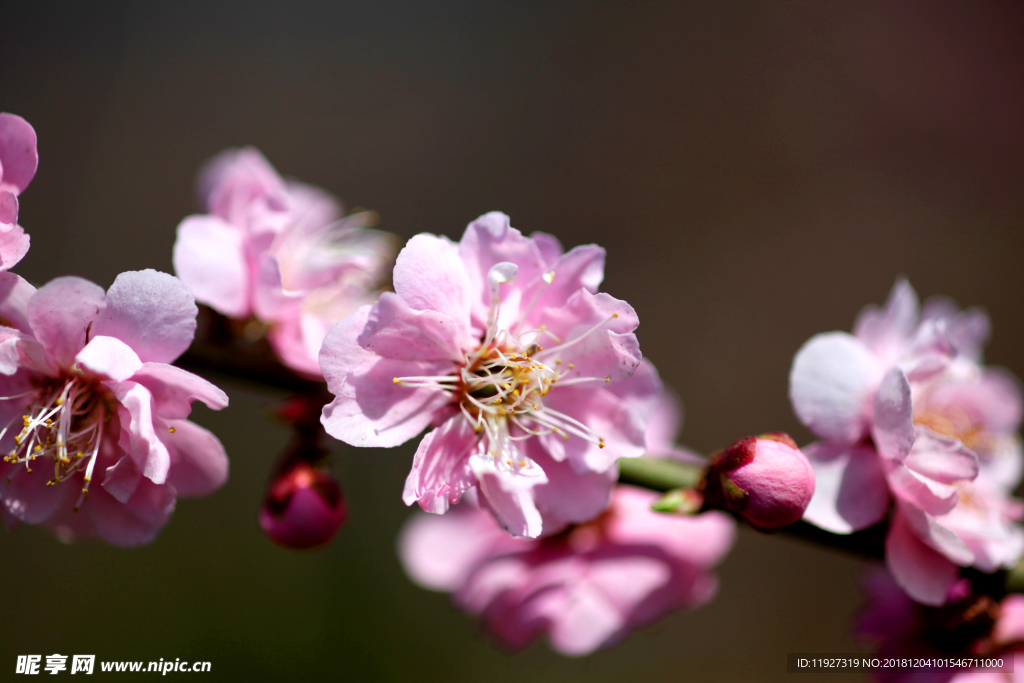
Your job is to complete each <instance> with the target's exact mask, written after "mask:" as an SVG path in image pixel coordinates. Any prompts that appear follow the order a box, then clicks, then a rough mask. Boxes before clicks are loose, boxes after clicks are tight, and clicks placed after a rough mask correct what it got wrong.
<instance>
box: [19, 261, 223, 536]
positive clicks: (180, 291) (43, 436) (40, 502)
mask: <svg viewBox="0 0 1024 683" xmlns="http://www.w3.org/2000/svg"><path fill="white" fill-rule="evenodd" d="M196 313H197V310H196V305H195V301H194V299H193V298H192V294H191V293H190V292H189V291H188V288H187V287H185V285H184V284H182V283H181V281H179V280H178V279H177V278H175V277H173V276H171V275H167V274H166V273H158V272H156V271H154V270H144V271H139V272H129V273H122V274H121V275H119V276H117V279H116V280H114V284H113V285H111V287H110V289H109V290H108V291H107V292H106V293H104V291H103V289H102V288H100V287H98V286H96V285H94V284H93V283H91V282H89V281H87V280H83V279H81V278H76V277H64V278H57V279H56V280H53V281H51V282H49V283H48V284H46V285H45V286H43V287H42V288H40V289H39V290H36V289H35V288H34V287H32V285H30V284H28V283H27V282H25V281H24V280H22V279H21V278H20V277H18V276H17V275H14V274H13V273H3V274H0V318H2V319H3V321H4V323H5V326H2V327H0V397H2V400H0V430H2V431H0V449H2V450H3V452H4V453H5V454H6V455H5V457H4V459H3V462H2V463H0V504H2V510H3V514H4V516H5V518H6V519H7V521H8V522H24V523H28V524H46V525H48V526H50V527H54V528H57V529H58V530H60V531H61V533H69V532H70V533H74V534H80V535H97V536H99V537H100V538H102V539H104V540H105V541H107V542H109V543H113V544H115V545H123V546H131V545H139V544H143V543H148V542H150V541H152V540H153V538H154V537H155V536H156V534H157V532H159V531H160V529H161V528H162V527H163V525H164V524H166V523H167V520H168V519H169V518H170V515H171V513H172V512H173V510H174V504H175V499H176V497H177V496H203V495H207V494H209V493H211V492H212V491H214V490H215V489H217V488H218V487H219V486H221V484H223V483H224V481H225V480H226V479H227V473H228V460H227V456H226V455H225V453H224V448H223V447H222V446H221V444H220V441H218V440H217V437H215V436H214V435H213V434H211V433H210V432H209V431H207V430H205V429H203V428H202V427H200V426H198V425H196V424H193V423H192V422H189V421H188V420H187V419H186V418H187V417H188V415H189V413H190V412H191V409H192V408H191V403H192V401H193V400H196V399H198V400H200V401H202V402H203V403H205V404H206V405H207V406H209V407H211V408H213V409H215V410H218V409H220V408H223V407H225V406H226V405H227V404H228V397H227V396H226V395H225V394H224V392H223V391H221V390H220V389H218V388H217V387H215V386H213V385H212V384H210V383H209V382H207V381H206V380H204V379H202V378H200V377H197V376H196V375H193V374H192V373H190V372H187V371H185V370H182V369H180V368H177V367H175V366H173V365H170V364H169V363H171V362H173V361H174V359H176V358H177V357H178V356H179V355H181V353H182V352H183V351H184V350H185V349H187V348H188V346H189V344H191V343H192V337H193V336H194V334H195V329H196ZM26 406H27V407H26ZM94 480H95V481H94ZM96 484H98V486H97V485H96Z"/></svg>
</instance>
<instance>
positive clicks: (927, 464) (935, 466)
mask: <svg viewBox="0 0 1024 683" xmlns="http://www.w3.org/2000/svg"><path fill="white" fill-rule="evenodd" d="M914 429H915V433H916V435H917V436H916V440H915V441H914V447H913V448H912V449H911V451H910V455H908V456H907V457H906V459H905V460H904V461H903V464H904V465H906V466H907V467H909V468H910V469H912V470H914V471H915V472H917V473H918V474H921V475H923V476H925V477H928V478H929V479H934V480H935V481H938V482H941V483H943V484H952V483H954V482H956V481H962V480H964V479H974V478H975V477H976V476H978V456H976V455H975V454H974V452H973V451H972V450H971V449H969V448H967V447H966V446H964V445H963V444H962V443H961V442H960V440H959V439H951V438H949V437H946V436H942V435H940V434H936V433H935V432H933V431H932V430H930V429H928V428H927V427H922V426H916V427H915V428H914Z"/></svg>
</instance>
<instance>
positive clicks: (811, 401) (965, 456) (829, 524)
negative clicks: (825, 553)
mask: <svg viewBox="0 0 1024 683" xmlns="http://www.w3.org/2000/svg"><path fill="white" fill-rule="evenodd" d="M987 336H988V318H987V317H986V316H985V314H984V313H983V312H981V311H979V310H968V311H965V312H959V311H958V310H957V309H956V308H955V306H953V305H952V304H950V303H949V302H947V301H945V300H935V301H931V302H929V303H928V304H927V305H926V306H925V308H924V310H923V312H922V313H921V314H920V315H919V313H918V304H917V297H916V295H915V294H914V291H913V290H912V289H911V288H910V285H909V284H907V283H906V282H905V281H903V280H900V281H898V282H897V283H896V286H895V287H894V288H893V291H892V294H891V295H890V297H889V301H888V302H887V303H886V306H885V308H884V309H882V310H879V309H876V308H873V307H871V308H868V309H866V310H865V311H864V312H862V313H861V314H860V316H859V317H858V319H857V324H856V328H855V333H854V334H853V335H850V334H846V333H844V332H830V333H827V334H820V335H817V336H815V337H813V338H811V339H810V340H809V341H808V342H807V343H806V344H804V346H803V347H802V348H801V349H800V351H799V352H798V353H797V355H796V357H795V358H794V360H793V368H792V372H791V373H790V397H791V399H792V401H793V407H794V409H795V411H796V413H797V415H798V416H799V417H800V419H801V420H802V421H803V422H804V424H806V425H807V426H808V427H810V428H811V430H812V431H813V432H815V434H817V435H818V436H819V437H821V438H822V439H823V440H822V441H819V442H817V443H814V444H811V445H810V446H808V447H807V448H805V449H804V453H805V454H806V455H807V457H808V458H809V459H810V461H811V463H812V465H813V466H814V470H815V477H816V479H817V489H816V491H815V495H814V497H813V498H812V500H811V504H810V506H809V508H808V510H807V514H806V519H807V520H808V521H810V522H812V523H814V524H816V525H818V526H820V527H822V528H824V529H827V530H828V531H831V532H833V533H851V532H853V531H857V530H859V529H863V528H866V527H868V526H871V525H872V524H875V523H877V522H879V521H881V520H882V519H884V518H885V517H886V515H887V514H888V512H889V509H890V506H892V504H893V503H894V502H895V508H894V509H895V511H894V514H893V517H892V520H891V524H890V530H889V536H888V538H887V541H886V561H887V564H888V566H889V569H890V570H891V571H892V572H893V575H894V577H895V578H896V580H897V581H898V582H899V584H900V585H901V586H902V587H903V588H904V589H905V590H906V591H907V592H908V593H909V594H910V595H911V596H913V598H914V599H915V600H919V601H920V602H923V603H926V604H933V605H934V604H941V603H942V602H943V601H944V600H945V599H946V598H945V596H946V591H947V589H948V587H949V585H950V584H951V583H952V582H953V581H954V580H955V579H956V576H957V574H958V571H959V569H958V568H959V567H964V566H974V567H977V568H978V569H981V570H983V571H994V570H995V569H997V568H999V567H1008V566H1011V565H1012V564H1014V563H1015V562H1016V561H1017V560H1018V559H1019V558H1020V557H1021V555H1022V553H1024V534H1022V532H1021V530H1020V528H1019V527H1018V526H1017V525H1016V524H1015V523H1014V522H1015V521H1017V520H1019V519H1020V516H1021V508H1020V505H1019V503H1018V502H1017V501H1015V500H1014V499H1012V498H1010V496H1009V492H1010V491H1011V490H1012V488H1013V487H1014V486H1015V485H1016V483H1017V481H1018V480H1019V478H1020V473H1021V451H1020V444H1019V439H1018V437H1017V435H1016V434H1015V432H1016V430H1017V428H1018V426H1019V424H1020V420H1021V412H1022V409H1021V405H1022V402H1021V395H1020V389H1019V387H1018V385H1017V382H1016V380H1015V379H1014V378H1012V377H1011V376H1010V375H1009V374H1008V373H1005V372H1004V371H1001V370H997V369H991V368H985V367H983V366H982V365H981V348H982V346H983V345H984V342H985V340H986V338H987Z"/></svg>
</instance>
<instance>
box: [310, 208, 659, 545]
mask: <svg viewBox="0 0 1024 683" xmlns="http://www.w3.org/2000/svg"><path fill="white" fill-rule="evenodd" d="M603 272H604V250H603V249H601V248H600V247H597V246H594V245H587V246H581V247H576V248H575V249H573V250H571V251H569V252H568V253H564V254H563V253H562V248H561V246H560V245H559V244H558V242H557V241H556V240H555V239H554V238H553V237H551V236H549V235H544V234H539V233H535V234H534V235H533V236H531V237H524V236H523V235H522V234H521V233H520V232H519V231H518V230H516V229H514V228H512V227H510V226H509V220H508V217H507V216H505V215H504V214H502V213H497V212H495V213H489V214H486V215H484V216H482V217H480V218H479V219H477V220H476V221H474V222H473V223H471V224H470V225H469V227H468V228H467V229H466V232H465V234H464V235H463V237H462V240H461V242H459V243H458V244H455V243H452V242H451V241H449V240H448V239H447V238H444V237H437V236H434V235H427V234H421V235H417V236H416V237H413V238H412V239H411V240H409V243H408V244H407V245H406V247H405V248H404V249H403V250H402V252H401V253H400V254H399V255H398V261H397V264H396V266H395V272H394V286H395V292H394V293H390V292H387V293H384V294H383V295H382V296H381V298H380V300H379V301H378V302H377V303H376V304H374V305H373V306H364V307H362V308H360V309H359V310H358V311H356V312H355V313H354V314H352V315H351V316H349V317H348V318H346V319H345V320H343V321H342V322H340V323H339V324H338V325H336V326H335V327H333V328H332V329H331V331H330V332H329V333H328V335H327V338H326V339H325V340H324V345H323V349H322V350H321V352H320V364H321V368H322V369H323V374H324V377H325V378H326V379H327V384H328V388H329V389H330V390H331V392H332V393H333V394H334V395H335V397H336V398H335V399H334V401H333V402H332V403H330V404H329V405H327V406H326V407H325V408H324V411H323V418H322V422H323V424H324V427H325V428H326V429H327V432H328V433H329V434H331V435H332V436H334V437H335V438H337V439H340V440H342V441H344V442H345V443H348V444H351V445H353V446H378V447H390V446H396V445H398V444H401V443H403V442H405V441H407V440H409V439H411V438H413V437H415V436H416V435H417V434H418V433H419V432H420V431H422V430H423V429H424V428H426V427H432V428H433V429H432V431H430V432H429V433H428V434H427V435H426V436H425V437H424V438H423V440H422V441H421V442H420V445H419V448H418V450H417V451H416V455H415V458H414V460H413V465H412V471H411V472H410V474H409V477H408V479H407V480H406V484H405V493H404V500H405V502H406V504H407V505H411V504H412V503H414V502H418V503H419V505H420V507H422V508H423V509H424V510H426V511H428V512H434V513H444V512H445V511H446V510H447V509H448V506H449V505H453V504H455V503H457V502H458V501H459V499H460V498H461V497H462V495H463V494H464V493H465V492H466V491H468V490H469V489H471V488H474V487H475V488H477V489H478V490H479V493H480V503H481V505H482V506H483V507H484V508H485V509H487V510H489V511H490V512H491V513H492V514H493V515H494V516H495V519H497V520H498V522H499V523H500V524H501V526H502V527H504V528H505V529H506V530H508V531H509V532H510V533H512V534H513V535H517V536H529V537H537V536H539V535H541V534H542V533H544V534H551V533H554V532H556V531H558V530H559V529H561V528H562V527H564V526H565V525H566V524H568V523H578V522H584V521H587V520H589V519H592V518H593V517H595V516H597V515H598V514H600V513H601V512H602V511H603V510H604V509H605V508H606V507H607V505H608V500H609V495H610V492H611V488H612V486H613V485H614V482H615V480H616V478H617V471H616V470H617V468H616V461H617V460H618V459H619V458H627V457H637V456H640V455H642V454H643V453H644V450H645V446H644V431H645V428H646V425H647V421H648V419H649V417H650V415H651V414H652V413H653V412H654V410H655V408H656V405H657V401H658V397H659V395H660V392H661V382H660V380H659V379H658V376H657V372H656V371H655V370H654V367H653V366H651V365H650V364H647V363H642V362H641V357H640V349H639V346H638V344H637V340H636V336H635V335H634V334H633V330H634V329H635V328H636V326H637V324H638V320H637V316H636V313H635V312H634V311H633V309H632V308H631V307H630V306H629V305H628V304H627V303H625V302H623V301H619V300H618V299H614V298H612V297H611V296H609V295H607V294H604V293H598V292H597V287H598V285H599V284H600V282H601V280H602V278H603Z"/></svg>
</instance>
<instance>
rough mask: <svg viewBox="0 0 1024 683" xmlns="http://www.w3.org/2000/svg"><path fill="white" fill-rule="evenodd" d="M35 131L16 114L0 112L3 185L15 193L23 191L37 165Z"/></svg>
mask: <svg viewBox="0 0 1024 683" xmlns="http://www.w3.org/2000/svg"><path fill="white" fill-rule="evenodd" d="M36 144H37V143H36V131H35V129H33V128H32V126H31V125H30V124H29V122H28V121H26V120H25V119H23V118H21V117H20V116H18V115H16V114H0V166H2V168H3V175H2V176H0V180H2V181H3V185H4V186H6V187H10V188H12V189H13V190H14V191H15V192H16V193H21V192H24V191H25V188H26V187H28V184H29V183H30V182H32V178H34V177H35V175H36V169H37V168H38V167H39V152H38V151H37V149H36Z"/></svg>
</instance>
